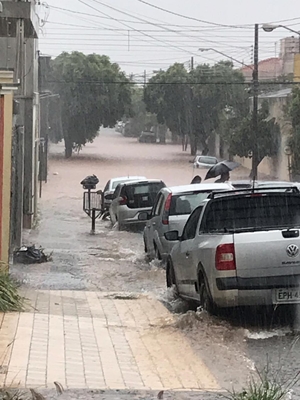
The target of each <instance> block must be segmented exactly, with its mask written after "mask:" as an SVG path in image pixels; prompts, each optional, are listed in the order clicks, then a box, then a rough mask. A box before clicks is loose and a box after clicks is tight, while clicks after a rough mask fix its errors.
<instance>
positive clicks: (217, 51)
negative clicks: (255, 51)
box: [198, 47, 252, 68]
mask: <svg viewBox="0 0 300 400" xmlns="http://www.w3.org/2000/svg"><path fill="white" fill-rule="evenodd" d="M198 50H199V51H201V52H203V51H214V52H215V53H218V54H221V55H222V56H224V57H226V58H229V59H230V60H232V61H235V62H237V63H238V64H241V65H243V66H244V67H247V68H252V67H250V66H249V65H246V64H245V63H243V62H242V61H239V60H237V59H236V58H233V57H231V56H228V55H227V54H225V53H222V51H219V50H216V49H213V48H211V47H209V48H206V47H200V49H198Z"/></svg>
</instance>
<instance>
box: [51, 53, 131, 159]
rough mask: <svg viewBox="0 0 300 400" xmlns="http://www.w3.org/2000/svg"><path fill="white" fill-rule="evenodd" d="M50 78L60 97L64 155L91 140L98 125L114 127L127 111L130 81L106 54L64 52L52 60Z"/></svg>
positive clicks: (128, 108) (129, 103)
mask: <svg viewBox="0 0 300 400" xmlns="http://www.w3.org/2000/svg"><path fill="white" fill-rule="evenodd" d="M51 80H52V83H53V86H54V90H55V92H56V93H59V94H60V98H61V114H62V125H63V135H64V137H63V138H64V141H65V149H66V152H65V154H66V157H67V158H68V157H71V155H72V149H73V148H74V147H77V148H79V149H80V148H81V147H82V146H84V145H85V144H86V143H87V142H92V141H93V139H94V138H95V137H96V136H97V133H98V130H99V128H100V126H101V125H103V126H104V127H108V126H109V127H113V126H114V125H115V124H116V122H117V120H119V119H121V118H122V117H123V115H124V114H128V113H129V112H130V105H131V87H130V81H129V80H128V79H127V78H126V76H125V74H124V73H123V72H122V71H121V70H120V68H119V66H118V64H115V63H111V62H110V60H109V58H108V57H107V56H100V55H97V54H90V55H84V54H83V53H80V52H73V53H65V52H64V53H62V54H61V55H59V56H58V57H57V58H56V59H55V60H54V61H53V62H52V78H51Z"/></svg>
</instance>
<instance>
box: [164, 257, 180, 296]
mask: <svg viewBox="0 0 300 400" xmlns="http://www.w3.org/2000/svg"><path fill="white" fill-rule="evenodd" d="M166 281H167V287H168V288H169V287H172V286H174V287H175V288H176V293H177V294H178V287H177V282H176V276H175V271H174V267H173V263H172V261H171V260H168V262H167V268H166Z"/></svg>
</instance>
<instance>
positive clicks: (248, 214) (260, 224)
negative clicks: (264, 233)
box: [203, 193, 300, 232]
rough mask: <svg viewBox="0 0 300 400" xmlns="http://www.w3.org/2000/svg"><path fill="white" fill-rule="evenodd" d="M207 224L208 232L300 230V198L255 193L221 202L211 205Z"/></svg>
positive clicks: (299, 196)
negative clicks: (283, 228) (292, 228)
mask: <svg viewBox="0 0 300 400" xmlns="http://www.w3.org/2000/svg"><path fill="white" fill-rule="evenodd" d="M203 223H204V224H203V228H204V230H205V231H206V232H214V231H217V232H226V231H228V230H229V231H230V230H232V231H235V230H242V231H247V230H252V229H254V230H260V229H264V228H268V229H276V228H281V227H289V226H291V227H293V226H300V195H299V194H287V193H276V194H274V193H272V194H267V195H266V194H259V193H254V194H252V195H249V196H243V197H241V196H237V197H234V198H226V197H224V198H218V199H216V200H214V201H212V202H211V203H210V206H209V209H207V213H206V219H205V220H204V221H203Z"/></svg>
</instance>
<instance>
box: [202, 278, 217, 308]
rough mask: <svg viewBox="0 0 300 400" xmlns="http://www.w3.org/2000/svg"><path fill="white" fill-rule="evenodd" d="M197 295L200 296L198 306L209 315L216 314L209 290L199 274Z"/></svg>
mask: <svg viewBox="0 0 300 400" xmlns="http://www.w3.org/2000/svg"><path fill="white" fill-rule="evenodd" d="M199 295H200V306H201V307H202V308H203V310H205V311H207V312H208V313H209V314H215V313H216V306H215V304H214V302H213V300H212V298H211V294H210V292H209V289H208V288H207V284H206V281H205V278H204V276H203V275H202V274H201V275H200V277H199Z"/></svg>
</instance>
